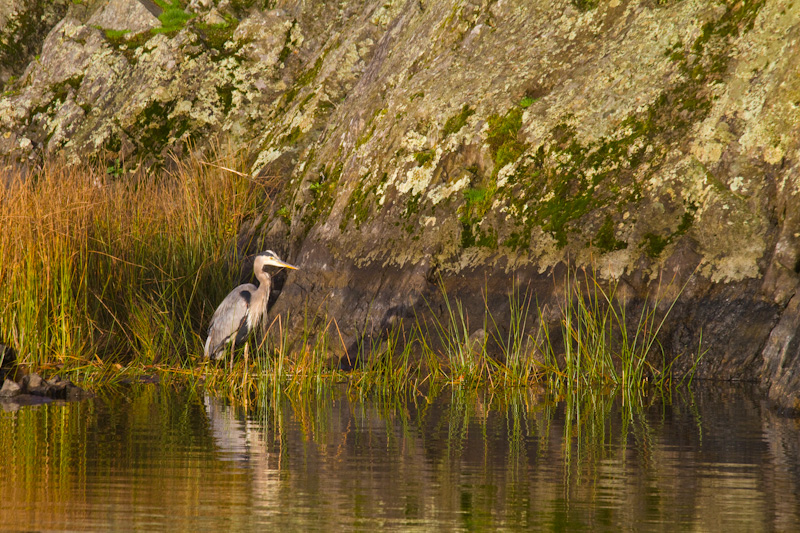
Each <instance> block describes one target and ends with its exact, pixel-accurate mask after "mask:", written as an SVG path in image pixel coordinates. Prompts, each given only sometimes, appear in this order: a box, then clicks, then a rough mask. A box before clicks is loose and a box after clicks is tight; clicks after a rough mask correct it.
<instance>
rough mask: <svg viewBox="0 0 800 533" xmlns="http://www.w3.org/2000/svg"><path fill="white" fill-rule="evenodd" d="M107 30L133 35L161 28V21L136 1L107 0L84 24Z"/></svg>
mask: <svg viewBox="0 0 800 533" xmlns="http://www.w3.org/2000/svg"><path fill="white" fill-rule="evenodd" d="M86 24H87V25H89V26H100V27H101V28H104V29H109V30H129V31H130V35H135V34H137V33H141V32H143V31H148V30H150V29H151V28H158V27H159V26H161V21H159V20H158V18H157V17H156V16H154V15H153V13H151V12H150V11H149V10H148V9H147V7H146V6H145V5H144V4H142V3H141V2H139V1H138V0H107V1H106V2H105V5H103V6H102V7H101V8H100V9H98V10H97V11H96V12H95V13H94V14H93V15H92V16H91V18H89V20H88V21H87V23H86Z"/></svg>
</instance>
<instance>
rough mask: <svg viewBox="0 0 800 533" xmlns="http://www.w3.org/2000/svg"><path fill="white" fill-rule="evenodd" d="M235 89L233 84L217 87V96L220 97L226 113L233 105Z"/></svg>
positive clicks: (223, 110)
mask: <svg viewBox="0 0 800 533" xmlns="http://www.w3.org/2000/svg"><path fill="white" fill-rule="evenodd" d="M233 90H234V87H233V85H231V84H227V85H223V86H222V87H216V91H217V98H219V102H220V104H222V112H223V113H224V114H226V115H227V114H228V112H229V111H230V110H231V108H232V107H233Z"/></svg>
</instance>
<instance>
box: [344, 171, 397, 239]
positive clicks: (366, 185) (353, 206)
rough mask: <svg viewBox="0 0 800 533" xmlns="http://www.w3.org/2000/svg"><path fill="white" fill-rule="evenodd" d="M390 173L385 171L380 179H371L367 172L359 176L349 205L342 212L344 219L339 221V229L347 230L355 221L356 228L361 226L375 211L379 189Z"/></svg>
mask: <svg viewBox="0 0 800 533" xmlns="http://www.w3.org/2000/svg"><path fill="white" fill-rule="evenodd" d="M388 179H389V175H388V174H387V173H386V172H384V173H383V174H382V175H381V177H380V179H378V180H374V181H371V179H370V174H366V175H364V176H362V177H361V178H359V180H358V183H357V184H356V188H355V189H354V190H353V192H352V193H351V194H350V198H349V199H348V201H347V205H346V206H345V208H344V211H343V213H342V221H341V222H340V223H339V230H340V231H345V230H346V229H347V227H348V226H349V225H350V222H353V223H354V224H355V226H356V229H359V228H360V227H361V224H363V223H364V221H366V220H367V218H368V217H369V216H370V214H372V213H373V212H374V207H375V206H377V190H378V187H380V186H381V185H383V184H384V183H386V181H387V180H388Z"/></svg>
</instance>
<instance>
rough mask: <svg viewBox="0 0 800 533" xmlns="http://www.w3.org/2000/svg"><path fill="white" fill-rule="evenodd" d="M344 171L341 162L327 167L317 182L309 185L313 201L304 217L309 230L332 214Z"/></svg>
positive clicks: (323, 169)
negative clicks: (337, 189)
mask: <svg viewBox="0 0 800 533" xmlns="http://www.w3.org/2000/svg"><path fill="white" fill-rule="evenodd" d="M343 169H344V164H343V163H342V162H341V161H340V162H338V163H336V164H332V165H326V166H325V167H323V168H322V170H321V171H320V173H319V176H318V177H317V180H316V181H314V182H313V183H311V185H309V187H308V190H309V191H310V192H311V201H310V202H309V204H308V205H307V206H306V209H305V212H304V213H303V217H302V221H303V223H304V224H305V226H306V227H307V228H310V227H311V226H312V225H314V224H315V223H317V222H319V221H320V219H321V218H323V217H326V216H328V215H329V214H330V211H331V208H332V207H333V201H334V199H335V196H336V194H335V193H336V188H337V186H338V185H339V180H340V179H341V177H342V171H343Z"/></svg>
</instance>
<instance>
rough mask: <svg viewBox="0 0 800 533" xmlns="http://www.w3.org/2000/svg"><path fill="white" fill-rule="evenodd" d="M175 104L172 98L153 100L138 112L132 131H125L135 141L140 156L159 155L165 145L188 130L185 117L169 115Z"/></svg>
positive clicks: (187, 121)
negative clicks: (164, 100)
mask: <svg viewBox="0 0 800 533" xmlns="http://www.w3.org/2000/svg"><path fill="white" fill-rule="evenodd" d="M175 105H176V101H174V100H172V101H168V102H158V101H154V102H151V103H150V104H148V106H147V107H145V108H144V109H143V110H142V112H141V113H140V114H139V116H138V118H137V120H136V123H135V124H134V126H133V128H132V131H133V133H131V132H127V133H129V137H130V138H132V139H134V140H135V142H136V143H137V145H138V147H139V152H140V155H141V156H143V155H145V154H152V155H154V156H156V157H160V154H161V152H162V150H163V149H164V148H165V147H166V146H168V145H170V144H172V142H173V141H174V140H175V139H178V138H180V137H181V136H183V134H184V133H186V132H187V131H188V130H189V127H190V122H189V119H188V118H187V117H170V114H171V113H172V111H173V110H174V109H175Z"/></svg>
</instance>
